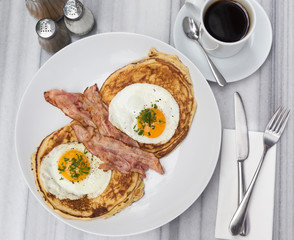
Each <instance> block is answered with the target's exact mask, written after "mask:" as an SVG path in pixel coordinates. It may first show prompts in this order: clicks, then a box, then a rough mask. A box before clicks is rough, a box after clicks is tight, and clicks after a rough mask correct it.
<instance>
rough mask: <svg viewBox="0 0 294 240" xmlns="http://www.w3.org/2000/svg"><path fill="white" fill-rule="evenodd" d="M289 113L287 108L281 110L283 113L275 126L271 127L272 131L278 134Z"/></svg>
mask: <svg viewBox="0 0 294 240" xmlns="http://www.w3.org/2000/svg"><path fill="white" fill-rule="evenodd" d="M286 112H287V108H285V109H284V108H282V109H281V112H280V114H279V116H278V118H277V119H276V121H275V123H274V124H273V126H272V127H271V130H272V131H274V132H278V131H279V130H278V129H279V127H280V126H281V123H282V121H283V119H284V115H285V113H286Z"/></svg>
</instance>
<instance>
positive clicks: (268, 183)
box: [215, 129, 276, 240]
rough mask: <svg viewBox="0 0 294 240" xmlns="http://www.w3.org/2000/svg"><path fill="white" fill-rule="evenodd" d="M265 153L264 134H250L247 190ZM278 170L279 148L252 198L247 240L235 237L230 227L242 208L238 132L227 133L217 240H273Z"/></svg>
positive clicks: (271, 152) (268, 159)
mask: <svg viewBox="0 0 294 240" xmlns="http://www.w3.org/2000/svg"><path fill="white" fill-rule="evenodd" d="M262 152H263V133H260V132H249V156H248V159H247V160H245V162H244V172H245V182H246V188H247V187H248V185H249V183H250V181H251V178H252V176H253V174H254V172H255V170H256V167H257V165H258V163H259V160H260V158H261V155H262ZM275 166H276V146H274V147H272V148H271V149H270V150H269V151H268V153H267V156H266V159H265V161H264V163H263V166H262V169H261V171H260V175H259V177H258V179H257V182H256V184H255V189H254V191H253V193H252V195H251V200H250V203H249V208H248V217H249V234H248V235H247V236H246V237H242V236H232V235H231V233H230V231H229V228H228V227H229V223H230V221H231V219H232V216H233V215H234V213H235V211H236V209H237V205H238V204H237V202H238V169H237V160H236V139H235V130H228V129H224V131H223V142H222V151H221V166H220V179H219V193H218V207H217V217H216V228H215V237H216V238H218V239H244V240H272V230H273V213H274V188H275Z"/></svg>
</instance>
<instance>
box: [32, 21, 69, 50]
mask: <svg viewBox="0 0 294 240" xmlns="http://www.w3.org/2000/svg"><path fill="white" fill-rule="evenodd" d="M36 32H37V34H38V39H39V43H40V45H41V47H42V48H43V49H45V50H46V51H48V52H57V51H59V50H60V49H61V48H63V47H65V46H66V45H67V44H69V42H70V38H69V35H68V33H67V31H66V29H65V28H64V27H63V26H61V25H59V24H57V23H55V22H54V21H53V20H52V19H49V18H44V19H41V20H39V21H38V22H37V24H36Z"/></svg>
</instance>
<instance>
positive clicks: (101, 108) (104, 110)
mask: <svg viewBox="0 0 294 240" xmlns="http://www.w3.org/2000/svg"><path fill="white" fill-rule="evenodd" d="M84 96H85V98H87V99H88V100H89V102H90V103H89V102H88V103H87V105H88V109H87V110H88V111H89V113H90V114H91V117H92V120H93V122H94V123H95V124H96V126H98V128H99V132H100V133H101V134H102V135H103V136H108V137H113V138H116V139H119V140H120V141H122V142H124V143H126V144H128V145H130V146H134V147H139V144H138V143H137V141H135V140H134V139H132V138H130V137H129V136H128V135H126V134H125V133H123V132H122V131H120V130H118V129H117V128H116V127H115V126H113V125H112V123H111V122H110V121H109V120H108V106H107V105H106V104H105V103H104V102H103V101H102V98H101V94H100V92H99V89H98V87H97V85H96V84H95V85H93V86H91V87H89V88H87V89H86V90H85V91H84Z"/></svg>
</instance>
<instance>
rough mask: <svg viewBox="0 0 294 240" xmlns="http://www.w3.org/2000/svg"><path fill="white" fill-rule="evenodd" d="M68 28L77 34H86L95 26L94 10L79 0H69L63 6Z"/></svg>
mask: <svg viewBox="0 0 294 240" xmlns="http://www.w3.org/2000/svg"><path fill="white" fill-rule="evenodd" d="M63 12H64V23H65V26H66V28H67V29H68V30H69V31H70V32H72V33H74V34H77V35H85V34H87V33H88V32H90V31H91V30H92V28H93V26H94V23H95V19H94V16H93V14H92V12H91V11H90V10H89V9H88V8H87V7H85V6H84V5H83V4H82V3H81V2H80V1H78V0H68V1H67V2H66V4H65V5H64V8H63Z"/></svg>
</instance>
